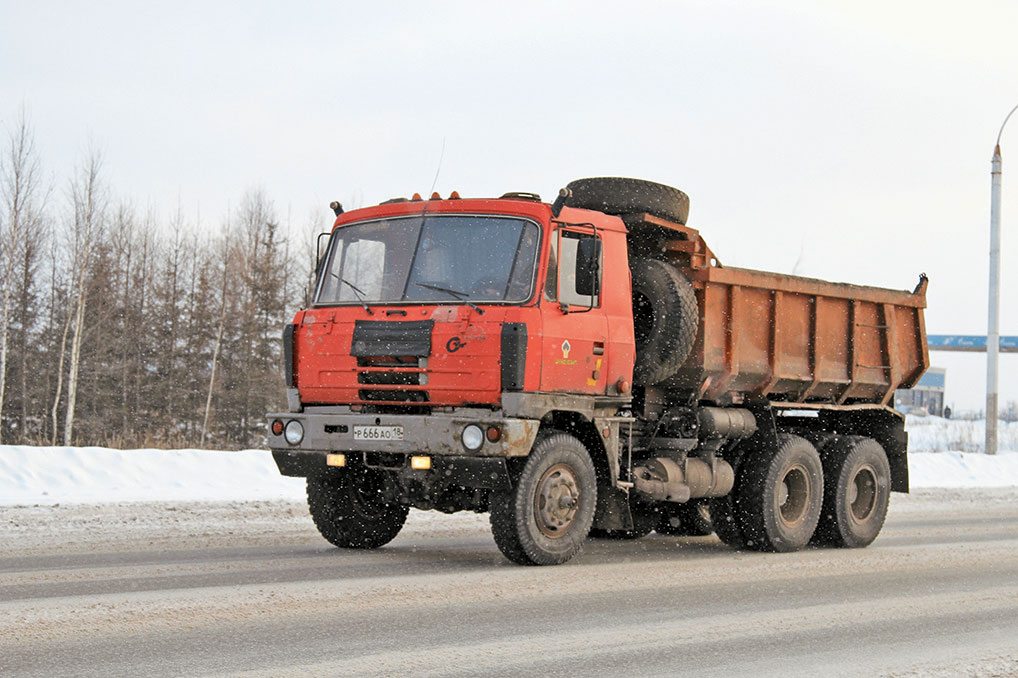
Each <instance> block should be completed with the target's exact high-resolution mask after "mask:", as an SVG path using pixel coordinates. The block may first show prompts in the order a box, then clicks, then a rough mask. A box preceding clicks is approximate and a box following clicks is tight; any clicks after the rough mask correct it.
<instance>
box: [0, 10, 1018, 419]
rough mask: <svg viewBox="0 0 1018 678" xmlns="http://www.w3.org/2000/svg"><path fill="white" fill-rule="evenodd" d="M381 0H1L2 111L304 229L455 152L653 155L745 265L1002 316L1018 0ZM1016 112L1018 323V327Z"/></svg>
mask: <svg viewBox="0 0 1018 678" xmlns="http://www.w3.org/2000/svg"><path fill="white" fill-rule="evenodd" d="M372 4H377V5H382V3H364V2H358V3H341V2H328V3H298V2H290V3H256V2H240V3H215V2H209V1H208V0H206V1H203V2H182V1H180V0H176V1H174V2H165V3H155V2H144V3H139V2H136V1H132V2H95V3H78V2H59V3H57V2H45V1H42V0H34V1H33V2H16V1H14V0H0V124H2V125H3V126H4V127H7V128H9V127H10V126H11V124H12V123H13V122H14V121H15V119H16V117H17V115H18V111H19V110H20V108H21V106H22V105H24V107H25V109H26V110H27V113H28V117H29V120H30V121H31V123H32V124H33V126H34V128H35V132H36V136H37V142H38V145H39V148H40V151H41V154H42V158H43V161H44V163H45V165H46V169H47V171H48V172H49V173H50V174H51V175H52V176H53V177H54V179H55V181H56V182H57V184H58V186H63V185H64V184H65V183H66V180H67V177H68V176H69V173H70V171H71V169H72V168H73V167H74V165H75V163H77V162H79V161H80V160H81V158H82V155H83V153H84V151H85V149H86V148H87V147H88V144H89V143H92V144H94V145H95V146H96V147H98V148H100V149H102V150H103V152H104V154H105V170H106V176H107V179H108V180H109V182H110V184H111V186H112V187H113V190H114V191H115V193H116V194H118V195H120V196H124V197H130V199H131V200H132V201H133V202H134V203H135V204H139V205H151V206H154V207H155V208H156V209H158V210H162V211H163V212H169V211H170V210H172V209H175V207H176V205H177V204H178V200H179V202H180V204H181V205H182V206H183V208H184V211H185V212H187V213H189V214H193V215H195V216H194V217H193V218H194V219H195V220H199V221H200V222H201V226H202V227H203V228H207V229H215V228H216V227H217V225H218V224H219V222H220V221H221V220H222V218H223V216H224V215H225V214H226V212H227V211H228V209H229V205H230V204H231V203H232V204H236V203H237V201H238V200H239V198H240V197H241V196H242V195H243V193H244V191H245V190H247V189H250V188H258V187H260V188H263V189H264V190H265V191H266V192H267V194H268V195H269V196H270V197H271V198H272V199H273V200H274V201H275V205H276V208H277V211H278V213H279V215H280V217H281V218H282V219H283V220H284V221H286V220H289V221H290V222H291V223H292V225H293V226H294V231H295V232H297V231H300V230H302V229H303V227H304V225H305V224H306V223H307V222H308V220H309V219H310V218H312V216H313V215H316V216H317V217H318V218H320V220H321V223H322V226H323V227H327V226H328V224H329V223H330V221H331V220H330V218H329V212H328V210H327V205H328V202H329V201H330V200H333V199H339V200H340V201H342V202H343V203H344V204H345V205H347V206H348V207H355V206H359V205H368V204H374V203H377V202H379V201H381V200H384V199H387V198H390V197H393V196H408V195H410V194H412V193H413V192H415V191H419V192H421V193H425V192H426V191H429V190H430V189H431V187H432V184H433V182H435V176H436V172H437V174H438V178H437V182H435V186H436V190H438V191H439V192H440V193H442V194H443V195H445V194H447V193H448V192H449V191H451V190H453V189H456V190H458V191H459V192H460V193H461V194H462V195H464V196H497V195H500V194H502V193H504V192H506V191H510V190H517V191H519V190H522V191H535V192H538V193H540V194H541V195H543V196H544V197H545V198H546V199H550V198H551V197H553V196H554V194H555V192H556V191H557V190H558V189H559V188H560V187H561V186H563V185H565V184H566V183H568V182H569V181H570V180H572V179H575V178H579V177H584V176H599V175H609V176H634V177H641V178H646V179H651V180H655V181H659V182H662V183H666V184H670V185H673V186H676V187H679V188H682V189H683V190H685V191H686V192H687V193H689V194H690V196H691V202H692V210H691V214H690V221H689V224H690V225H691V226H693V227H695V228H698V229H700V230H701V231H702V233H703V235H704V237H705V238H706V239H707V242H708V243H709V244H710V245H711V247H712V249H713V250H714V251H715V252H716V253H717V254H718V256H719V258H720V259H721V261H722V262H723V263H726V264H729V265H735V266H744V267H752V268H763V269H769V270H775V271H780V272H785V273H791V272H795V273H798V274H801V275H808V276H813V277H821V278H827V279H831V280H836V281H850V282H855V283H862V284H870V285H879V286H883V287H891V288H896V289H911V288H912V287H913V286H914V285H915V284H916V282H917V281H918V278H919V274H920V273H921V272H923V271H925V272H927V273H928V274H929V276H930V289H929V296H928V299H929V309H928V311H927V315H926V320H927V328H928V331H929V332H930V333H939V334H948V333H964V334H985V333H986V316H987V308H986V306H987V301H986V300H987V292H986V290H987V261H988V241H989V236H988V223H989V184H990V177H989V170H990V156H991V154H992V150H993V143H994V140H995V138H996V134H997V130H998V128H999V127H1000V124H1001V122H1002V121H1003V118H1004V116H1005V115H1006V114H1007V112H1008V111H1009V110H1010V109H1011V107H1012V106H1014V105H1015V104H1018V39H1016V37H1015V31H1016V29H1018V3H1014V2H1005V1H1001V2H979V1H971V0H970V1H968V2H965V3H960V2H935V1H929V0H928V1H925V2H893V1H890V0H884V1H880V2H866V1H860V0H854V1H852V2H792V1H788V0H774V1H773V2H724V1H718V0H710V1H704V2H667V3H649V2H647V3H641V2H630V3H626V7H625V8H624V9H623V4H622V3H619V2H617V1H615V2H591V1H586V2H561V3H555V2H539V3H537V2H535V3H529V2H514V3H512V4H511V9H496V8H494V6H493V3H482V2H463V3H451V2H433V3H426V2H416V3H395V2H393V3H386V4H385V5H384V7H383V8H376V7H369V5H372ZM507 6H508V3H507ZM1011 125H1012V126H1011V127H1009V128H1008V129H1007V131H1005V134H1004V141H1003V143H1002V148H1003V152H1004V206H1003V232H1004V245H1003V251H1002V260H1003V289H1002V301H1003V304H1002V317H1001V331H1002V333H1003V334H1011V335H1018V304H1016V303H1015V301H1014V300H1015V299H1018V120H1016V121H1013V122H1012V123H1011ZM443 147H444V153H443ZM1011 158H1013V159H1014V160H1011ZM1012 168H1013V171H1010V170H1012ZM60 195H61V192H60V191H57V192H56V193H55V194H54V196H55V198H54V199H55V200H58V199H59V197H60ZM298 226H299V227H298ZM932 359H933V364H935V365H940V366H944V367H947V368H948V373H947V387H948V391H949V393H948V402H949V403H951V402H954V403H955V405H956V407H957V408H959V409H968V408H972V409H978V408H981V407H982V406H983V404H984V402H985V399H984V395H983V394H984V388H985V356H983V355H980V354H965V355H954V354H943V353H934V354H933V355H932ZM1001 400H1002V402H1006V401H1007V400H1018V355H1015V354H1009V355H1003V356H1002V357H1001Z"/></svg>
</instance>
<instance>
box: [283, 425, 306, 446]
mask: <svg viewBox="0 0 1018 678" xmlns="http://www.w3.org/2000/svg"><path fill="white" fill-rule="evenodd" d="M283 439H284V440H286V442H287V443H289V444H290V445H294V446H296V445H300V444H301V441H303V440H304V424H302V423H301V422H300V421H298V420H297V419H291V420H290V421H288V422H286V426H284V427H283Z"/></svg>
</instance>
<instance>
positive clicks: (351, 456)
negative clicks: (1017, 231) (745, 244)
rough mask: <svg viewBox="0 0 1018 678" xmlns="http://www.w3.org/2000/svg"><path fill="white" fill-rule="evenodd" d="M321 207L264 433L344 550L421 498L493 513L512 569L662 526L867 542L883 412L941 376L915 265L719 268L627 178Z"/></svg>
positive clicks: (880, 462) (667, 204)
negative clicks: (831, 270)
mask: <svg viewBox="0 0 1018 678" xmlns="http://www.w3.org/2000/svg"><path fill="white" fill-rule="evenodd" d="M333 209H334V210H335V212H336V215H337V218H336V221H335V225H334V227H333V229H332V231H331V235H330V238H329V244H328V248H327V250H326V251H325V253H324V256H322V258H321V260H320V262H319V265H318V274H317V284H316V287H315V289H314V290H313V292H312V294H311V296H310V298H309V303H308V304H306V308H304V309H302V310H300V311H298V312H297V314H296V316H295V317H294V319H293V322H292V323H291V324H289V325H287V326H286V327H285V330H284V335H283V346H284V356H285V378H286V382H287V400H288V411H286V412H278V413H271V414H269V415H268V428H269V438H268V439H269V447H270V448H271V449H272V453H273V457H274V458H275V461H276V463H277V465H278V466H279V469H280V471H281V472H282V473H283V474H285V475H288V476H300V477H306V478H307V498H308V506H309V508H310V512H311V516H312V518H313V520H314V522H315V525H316V526H317V527H318V529H319V531H320V532H321V534H322V535H323V536H324V537H325V538H326V539H327V540H329V541H330V542H332V543H333V544H335V545H336V546H340V547H345V548H362V549H366V548H376V547H379V546H381V545H383V544H385V543H387V542H389V541H390V540H392V539H393V538H394V537H395V536H396V535H397V533H399V531H400V529H401V528H402V526H403V523H404V521H405V520H406V516H407V513H408V511H409V509H410V508H411V507H414V508H418V509H430V510H439V511H443V512H449V513H451V512H456V511H475V512H487V513H489V514H490V518H491V531H492V534H493V536H494V539H495V542H496V544H497V545H498V548H499V549H500V550H501V551H502V553H503V554H505V556H506V557H507V558H509V559H510V560H512V561H514V562H516V563H520V564H538V565H546V564H558V563H563V562H565V561H567V560H569V559H570V558H572V557H573V556H574V555H576V553H578V552H579V551H580V549H581V548H582V546H583V544H584V542H585V540H586V539H588V537H609V538H638V537H642V536H645V535H647V534H649V533H650V532H651V531H653V530H657V531H658V532H661V533H664V534H672V535H674V534H709V533H710V532H716V533H717V535H718V537H720V539H721V540H722V541H723V542H724V543H725V544H728V545H731V546H733V547H735V548H740V549H752V550H760V551H794V550H797V549H800V548H802V547H804V546H806V545H807V544H809V543H811V542H812V543H815V544H824V545H831V546H841V547H861V546H866V545H868V544H869V543H870V542H872V541H873V540H874V539H875V538H876V536H877V534H878V533H879V532H880V529H881V527H882V526H883V523H884V518H885V515H886V512H887V506H888V500H889V495H890V492H892V491H896V492H907V491H908V463H907V458H906V453H907V436H906V433H905V430H904V422H903V419H902V417H901V416H900V415H899V414H898V413H896V412H895V411H894V410H893V409H891V408H890V407H889V403H890V402H891V399H892V397H893V395H894V391H895V389H898V388H907V387H909V386H911V385H913V384H914V383H915V382H916V381H917V380H918V379H919V377H920V376H921V375H922V373H923V372H924V370H925V369H926V368H927V366H928V364H929V355H928V350H927V346H926V333H925V326H924V321H923V309H924V308H925V306H926V282H927V281H926V277H925V276H921V277H920V281H919V284H918V286H917V287H916V289H915V290H914V291H912V292H907V291H894V290H887V289H880V288H874V287H862V286H856V285H847V284H840V283H830V282H824V281H821V280H813V279H808V278H801V277H795V276H788V275H781V274H776V273H765V272H761V271H753V270H747V269H739V268H730V267H726V266H723V265H722V264H721V262H720V261H719V260H718V258H717V257H716V256H715V255H714V253H713V252H712V251H711V250H710V248H709V247H708V246H707V244H706V243H705V242H704V239H703V238H702V237H701V235H700V233H699V232H698V231H697V230H695V229H692V228H690V227H688V226H687V225H686V221H687V216H688V211H689V200H688V197H687V196H686V195H685V194H684V193H682V192H681V191H679V190H677V189H674V188H671V187H668V186H664V185H661V184H656V183H652V182H647V181H640V180H635V179H624V178H594V179H582V180H579V181H575V182H572V183H571V184H569V185H568V186H567V187H566V188H565V189H562V191H560V193H559V196H558V197H557V199H556V200H555V201H554V203H553V204H547V203H544V202H542V201H541V199H540V197H539V196H537V195H534V194H530V193H507V194H505V195H503V196H502V197H500V198H497V199H461V198H460V197H459V196H458V195H457V194H456V193H453V194H452V195H451V196H449V198H447V199H442V198H440V196H438V195H437V194H433V195H432V196H431V199H428V200H423V199H421V198H420V196H418V195H415V196H414V197H413V198H412V199H403V198H399V199H393V200H389V201H386V202H384V203H382V204H380V205H377V206H374V207H368V208H364V209H358V210H355V211H351V212H347V213H343V211H342V207H341V206H339V204H338V203H333Z"/></svg>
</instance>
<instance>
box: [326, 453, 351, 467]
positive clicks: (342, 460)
mask: <svg viewBox="0 0 1018 678" xmlns="http://www.w3.org/2000/svg"><path fill="white" fill-rule="evenodd" d="M325 464H326V465H327V466H346V455H345V454H327V455H325Z"/></svg>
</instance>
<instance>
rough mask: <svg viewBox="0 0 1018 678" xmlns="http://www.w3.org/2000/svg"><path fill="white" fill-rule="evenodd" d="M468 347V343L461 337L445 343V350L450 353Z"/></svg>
mask: <svg viewBox="0 0 1018 678" xmlns="http://www.w3.org/2000/svg"><path fill="white" fill-rule="evenodd" d="M466 345H467V342H465V341H462V340H461V339H460V338H459V337H453V338H452V339H450V340H449V341H447V342H445V350H446V351H448V352H449V353H455V352H456V351H458V350H460V349H461V348H463V347H464V346H466Z"/></svg>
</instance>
